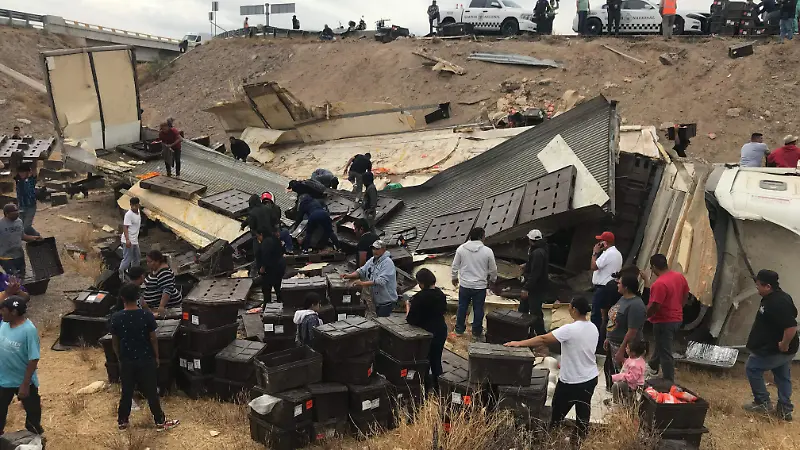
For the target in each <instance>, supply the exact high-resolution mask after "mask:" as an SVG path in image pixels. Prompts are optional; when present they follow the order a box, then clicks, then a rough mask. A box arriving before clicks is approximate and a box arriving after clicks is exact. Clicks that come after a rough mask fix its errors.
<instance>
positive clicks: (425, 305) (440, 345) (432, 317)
mask: <svg viewBox="0 0 800 450" xmlns="http://www.w3.org/2000/svg"><path fill="white" fill-rule="evenodd" d="M416 278H417V283H419V287H420V291H419V292H417V293H416V294H415V295H414V296H413V297H412V298H411V301H409V302H408V303H406V321H407V322H408V323H409V324H411V325H414V326H418V327H420V328H422V329H424V330H426V331H428V332H430V333H432V334H433V340H432V341H431V348H430V351H429V352H428V361H429V362H430V365H431V377H426V379H425V389H426V390H428V391H431V390H433V391H435V390H436V389H437V388H438V386H439V382H438V380H439V376H440V375H441V374H442V372H443V370H442V351H443V350H444V343H445V341H446V340H447V323H446V322H445V321H444V315H445V313H446V312H447V296H445V295H444V293H443V292H442V291H441V290H439V288H437V287H436V277H435V276H434V275H433V272H431V271H430V270H428V269H420V270H419V272H417V276H416Z"/></svg>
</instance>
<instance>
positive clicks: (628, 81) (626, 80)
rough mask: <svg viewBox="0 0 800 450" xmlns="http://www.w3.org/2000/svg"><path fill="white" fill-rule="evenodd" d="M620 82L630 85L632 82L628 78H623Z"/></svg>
mask: <svg viewBox="0 0 800 450" xmlns="http://www.w3.org/2000/svg"><path fill="white" fill-rule="evenodd" d="M622 81H624V82H626V83H630V82H632V81H633V80H632V79H630V78H628V77H625V78H623V79H622Z"/></svg>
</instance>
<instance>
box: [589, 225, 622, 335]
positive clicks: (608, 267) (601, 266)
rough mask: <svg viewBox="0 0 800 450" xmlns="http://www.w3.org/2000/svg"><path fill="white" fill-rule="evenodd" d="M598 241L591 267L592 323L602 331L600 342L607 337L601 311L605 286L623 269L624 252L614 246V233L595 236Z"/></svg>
mask: <svg viewBox="0 0 800 450" xmlns="http://www.w3.org/2000/svg"><path fill="white" fill-rule="evenodd" d="M595 239H597V243H596V244H595V245H594V248H593V249H592V261H591V264H590V265H591V267H592V270H593V271H594V272H593V273H592V284H593V285H594V295H593V296H592V315H591V319H592V323H593V324H595V326H597V330H598V331H599V332H600V342H603V340H604V339H605V333H604V330H605V327H604V326H603V314H602V312H601V306H602V301H603V298H602V295H600V293H601V291H602V288H603V286H605V285H606V284H608V282H609V281H611V280H613V279H614V274H615V273H617V272H619V271H620V270H622V253H620V252H619V250H617V247H615V246H614V240H615V239H614V233H612V232H610V231H604V232H603V233H602V234H600V235H599V236H595Z"/></svg>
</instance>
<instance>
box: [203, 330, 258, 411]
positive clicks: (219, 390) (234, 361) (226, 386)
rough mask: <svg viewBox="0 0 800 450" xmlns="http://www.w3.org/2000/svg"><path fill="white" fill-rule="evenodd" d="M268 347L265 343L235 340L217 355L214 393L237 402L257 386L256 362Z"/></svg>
mask: <svg viewBox="0 0 800 450" xmlns="http://www.w3.org/2000/svg"><path fill="white" fill-rule="evenodd" d="M265 347H266V345H265V344H264V343H263V342H254V341H245V340H238V339H237V340H235V341H233V342H231V343H230V344H229V345H228V346H227V347H225V348H224V349H223V350H222V351H221V352H219V353H217V355H216V357H215V358H214V359H215V362H214V367H215V376H214V392H215V393H216V394H217V397H218V398H220V399H221V400H225V401H236V400H238V399H239V397H240V395H242V394H244V393H249V392H250V390H251V389H252V388H253V387H254V386H255V385H256V381H257V377H256V366H255V364H254V363H255V360H256V358H258V356H260V355H261V354H262V353H263V352H264V350H265Z"/></svg>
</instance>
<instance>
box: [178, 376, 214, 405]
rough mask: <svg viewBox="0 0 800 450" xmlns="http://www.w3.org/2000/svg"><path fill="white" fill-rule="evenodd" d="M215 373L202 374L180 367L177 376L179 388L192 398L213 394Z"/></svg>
mask: <svg viewBox="0 0 800 450" xmlns="http://www.w3.org/2000/svg"><path fill="white" fill-rule="evenodd" d="M213 380H214V376H213V375H201V374H196V373H192V372H189V371H187V370H185V369H182V368H178V373H177V375H176V377H175V381H176V383H177V386H178V389H180V390H181V391H183V392H184V393H185V394H186V396H187V397H189V398H191V399H195V400H197V399H199V398H203V397H207V396H209V395H211V393H212V392H213V386H212V382H213Z"/></svg>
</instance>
